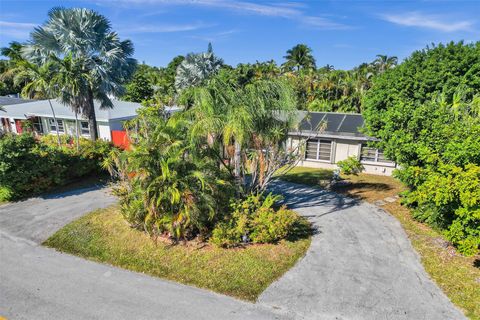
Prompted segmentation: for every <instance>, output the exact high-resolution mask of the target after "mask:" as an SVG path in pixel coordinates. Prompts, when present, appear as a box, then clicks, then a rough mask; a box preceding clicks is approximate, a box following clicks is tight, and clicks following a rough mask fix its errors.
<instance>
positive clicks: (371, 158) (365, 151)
mask: <svg viewBox="0 0 480 320" xmlns="http://www.w3.org/2000/svg"><path fill="white" fill-rule="evenodd" d="M360 161H362V162H382V163H392V164H393V163H394V162H393V161H390V160H388V159H387V158H385V156H384V154H383V151H382V150H379V149H376V148H371V147H367V146H364V145H362V154H361V155H360Z"/></svg>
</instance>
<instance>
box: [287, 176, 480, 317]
mask: <svg viewBox="0 0 480 320" xmlns="http://www.w3.org/2000/svg"><path fill="white" fill-rule="evenodd" d="M332 176H333V172H332V171H331V170H326V169H314V168H306V167H296V168H294V169H292V170H291V171H290V172H289V173H288V174H286V175H285V176H283V177H282V179H284V180H287V181H291V182H296V183H302V184H307V185H312V186H322V181H324V180H328V179H331V178H332ZM342 178H343V179H345V181H347V182H349V183H347V184H340V185H337V186H335V187H334V191H335V192H339V193H342V194H345V195H347V196H349V197H353V198H356V199H359V200H364V201H368V202H370V203H374V202H375V201H377V200H383V199H385V198H386V197H393V196H395V195H399V194H401V193H402V192H404V191H405V190H406V187H405V186H404V185H403V184H402V183H401V182H400V181H398V180H397V179H394V178H392V177H387V176H378V175H371V174H365V173H361V174H358V175H342ZM382 208H383V209H385V210H386V211H387V212H388V213H390V214H391V215H393V216H394V217H395V218H397V219H398V221H400V223H401V224H402V227H403V229H404V230H405V232H406V233H407V235H408V237H409V239H410V241H411V243H412V245H413V247H414V248H415V250H416V251H417V252H418V253H419V255H420V258H421V260H422V264H423V266H424V267H425V270H426V271H427V272H428V274H429V275H430V276H431V277H432V279H433V280H435V282H436V283H437V284H438V286H439V287H440V288H442V290H443V291H444V292H445V294H446V295H447V296H448V297H449V298H450V300H451V301H452V302H453V303H454V304H456V305H457V306H458V307H459V308H460V309H461V310H463V312H464V313H465V315H466V316H467V317H469V318H471V319H480V306H479V304H478V301H479V300H480V287H479V284H478V281H479V279H480V268H479V261H480V256H479V255H477V256H472V257H466V256H464V255H462V254H461V253H459V252H458V251H457V249H456V248H454V247H453V246H452V245H451V244H449V242H448V241H446V239H445V236H444V234H443V233H442V232H441V231H438V230H435V229H434V228H432V227H430V226H428V225H426V224H424V223H421V222H419V221H418V220H416V219H414V217H413V216H412V212H411V209H409V208H408V207H406V206H403V205H401V203H400V200H397V201H395V202H392V203H387V204H386V205H384V206H383V207H382Z"/></svg>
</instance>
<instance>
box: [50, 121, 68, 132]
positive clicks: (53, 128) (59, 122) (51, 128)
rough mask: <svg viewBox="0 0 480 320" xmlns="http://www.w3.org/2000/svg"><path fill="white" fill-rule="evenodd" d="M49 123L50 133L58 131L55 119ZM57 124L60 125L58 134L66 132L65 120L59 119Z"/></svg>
mask: <svg viewBox="0 0 480 320" xmlns="http://www.w3.org/2000/svg"><path fill="white" fill-rule="evenodd" d="M48 123H49V125H50V131H55V132H56V131H57V128H56V126H55V119H53V118H49V119H48ZM57 123H58V132H61V133H63V132H65V128H64V127H63V120H60V119H57Z"/></svg>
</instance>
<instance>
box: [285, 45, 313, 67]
mask: <svg viewBox="0 0 480 320" xmlns="http://www.w3.org/2000/svg"><path fill="white" fill-rule="evenodd" d="M284 58H285V59H286V60H287V61H286V62H285V63H284V64H283V66H284V68H286V69H287V70H292V69H296V70H297V71H299V70H300V69H315V68H316V66H315V58H314V57H313V55H312V49H311V48H310V47H308V46H307V45H305V44H297V45H296V46H295V47H293V48H292V49H289V50H288V51H287V55H286V56H284Z"/></svg>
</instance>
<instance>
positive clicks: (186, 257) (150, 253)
mask: <svg viewBox="0 0 480 320" xmlns="http://www.w3.org/2000/svg"><path fill="white" fill-rule="evenodd" d="M305 228H306V229H305ZM45 245H47V246H50V247H53V248H55V249H57V250H60V251H63V252H67V253H71V254H75V255H79V256H81V257H84V258H87V259H91V260H95V261H99V262H103V263H109V264H112V265H115V266H118V267H122V268H126V269H129V270H132V271H137V272H143V273H146V274H149V275H153V276H157V277H162V278H166V279H170V280H173V281H177V282H181V283H185V284H189V285H194V286H197V287H201V288H206V289H209V290H213V291H216V292H219V293H222V294H227V295H230V296H234V297H237V298H240V299H245V300H250V301H255V299H256V298H257V297H258V296H259V295H260V293H261V292H262V291H263V290H265V289H266V288H267V287H268V286H269V285H270V284H271V283H272V282H273V281H275V280H276V279H278V278H279V277H280V276H281V275H282V274H283V273H285V272H286V271H287V270H288V269H290V268H291V267H292V266H293V265H294V264H295V263H296V262H297V261H298V259H300V258H301V257H303V256H304V254H305V252H306V251H307V249H308V247H309V246H310V232H309V225H308V223H306V224H303V228H299V229H297V230H296V231H295V232H294V233H293V234H292V235H291V237H288V238H287V239H285V240H282V241H280V242H278V243H276V244H262V245H247V246H240V247H236V248H231V249H225V248H221V247H217V246H214V245H210V244H208V243H205V242H196V241H190V242H188V244H186V245H171V243H170V242H169V241H167V242H165V241H162V240H161V239H160V238H159V239H158V241H157V242H155V241H152V239H151V237H149V236H148V234H146V233H145V232H143V231H142V230H136V229H132V228H131V227H129V225H128V224H126V223H125V220H124V218H123V216H122V214H121V213H120V209H119V208H118V207H110V208H107V209H103V210H98V211H95V212H92V213H90V214H88V215H86V216H84V217H82V218H80V219H79V220H77V221H74V222H72V223H71V224H69V225H67V226H65V227H64V228H63V229H61V230H59V231H58V232H57V233H55V234H54V235H53V236H52V237H50V239H48V240H47V241H46V242H45Z"/></svg>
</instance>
